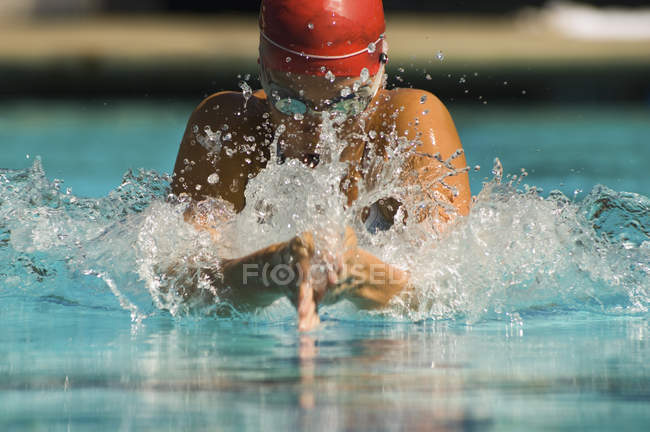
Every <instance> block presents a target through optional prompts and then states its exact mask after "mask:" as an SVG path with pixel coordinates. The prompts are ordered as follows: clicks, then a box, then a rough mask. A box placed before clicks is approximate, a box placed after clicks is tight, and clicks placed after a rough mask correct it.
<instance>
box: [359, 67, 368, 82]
mask: <svg viewBox="0 0 650 432" xmlns="http://www.w3.org/2000/svg"><path fill="white" fill-rule="evenodd" d="M360 78H361V83H362V84H363V83H365V82H366V81H368V80H369V79H370V71H369V70H368V68H363V69H361V75H360Z"/></svg>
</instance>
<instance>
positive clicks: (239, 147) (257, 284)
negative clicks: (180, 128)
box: [172, 74, 471, 330]
mask: <svg viewBox="0 0 650 432" xmlns="http://www.w3.org/2000/svg"><path fill="white" fill-rule="evenodd" d="M273 79H274V82H280V83H282V84H283V85H286V86H291V88H293V89H294V90H295V91H296V92H298V91H300V90H302V91H303V94H304V95H305V96H306V97H309V99H310V100H313V101H323V100H325V99H329V98H331V97H332V96H333V90H334V91H335V92H338V91H340V90H338V89H340V88H341V86H342V85H343V86H345V85H351V84H352V83H353V82H354V79H348V78H337V80H336V82H334V83H330V82H329V81H328V80H325V79H323V77H311V76H302V77H300V79H297V77H296V76H295V75H293V76H286V74H277V76H274V77H273ZM334 95H336V93H334ZM423 96H425V98H423ZM422 100H424V102H423V103H422V102H421V101H422ZM425 111H426V112H427V114H423V113H424V112H425ZM416 119H417V121H416ZM319 121H320V120H319V118H317V117H313V116H305V118H304V119H302V120H301V121H296V120H294V119H293V118H292V117H290V116H287V115H284V114H282V113H280V112H279V111H277V110H276V109H274V108H273V107H271V104H270V103H269V101H268V100H267V97H266V95H265V93H264V92H263V91H258V92H256V93H254V94H253V95H252V97H250V99H249V100H248V101H246V100H245V98H244V97H243V95H242V94H241V93H237V92H221V93H216V94H214V95H212V96H210V97H208V98H207V99H205V100H204V101H203V102H202V103H201V104H200V105H199V106H198V107H197V108H196V109H195V111H194V112H193V113H192V115H191V117H190V119H189V122H188V126H187V129H186V131H185V134H184V136H183V140H182V142H181V146H180V150H179V152H178V157H177V160H176V165H175V168H174V179H173V183H172V190H173V192H174V193H175V194H176V195H181V194H187V195H189V196H191V198H192V200H193V201H194V202H197V201H200V200H203V199H205V198H207V197H215V198H221V199H224V200H226V201H228V202H230V203H232V205H233V206H234V208H235V210H236V211H237V212H239V211H241V210H242V209H243V208H244V206H245V197H244V191H245V188H246V184H247V182H248V179H249V178H252V177H254V176H256V175H257V173H259V172H260V171H261V170H262V169H264V167H265V166H266V163H267V162H268V160H269V159H270V157H271V153H272V149H271V148H270V143H271V142H272V141H273V131H274V130H275V129H276V128H277V127H278V126H279V125H280V124H284V125H285V127H286V132H285V133H284V134H282V138H284V145H283V152H284V155H285V156H286V157H287V158H299V159H301V158H303V157H304V155H305V154H306V153H313V152H314V150H315V149H316V144H317V142H318V125H319ZM224 125H227V131H226V130H224V129H226V127H224ZM206 128H209V130H210V131H212V132H216V131H222V132H221V133H222V137H223V136H224V135H225V134H226V133H230V134H231V139H230V140H228V141H223V140H222V146H221V148H220V150H219V153H218V154H217V153H216V152H210V151H209V150H208V149H206V146H204V145H201V140H205V137H206V136H207V135H206V133H205V130H206ZM371 130H373V131H375V132H376V133H377V138H376V142H375V143H374V144H375V146H376V149H377V151H376V152H375V153H371V154H370V152H369V154H366V155H365V157H367V158H369V159H371V160H370V162H375V163H376V162H378V163H381V161H382V160H383V155H384V147H383V146H385V145H386V143H387V141H386V140H382V139H380V138H379V137H380V133H381V132H385V133H386V134H389V133H391V132H392V131H394V132H396V133H397V134H398V136H404V137H406V138H408V139H410V140H413V139H415V138H416V137H417V138H418V139H419V141H420V142H421V144H420V146H419V147H418V149H417V150H418V153H420V154H425V153H428V154H435V153H440V155H441V157H442V159H443V160H446V159H447V158H449V157H450V156H451V155H452V154H453V153H454V152H456V151H457V150H459V149H461V148H462V147H461V143H460V139H459V138H458V134H457V132H456V128H455V126H454V124H453V121H452V119H451V116H450V115H449V113H448V111H447V109H446V108H445V107H444V105H443V104H442V103H441V102H440V100H439V99H438V98H436V97H435V96H434V95H432V94H431V93H428V92H426V91H423V90H415V89H394V90H383V89H382V90H380V91H379V92H378V93H377V95H376V96H375V98H374V99H373V101H372V102H371V104H370V105H369V107H368V108H367V109H366V111H365V112H363V113H362V114H360V115H359V116H357V117H353V118H349V119H348V120H347V121H346V122H345V123H344V124H342V125H341V127H340V129H339V131H338V132H339V136H340V137H345V139H346V140H347V142H348V143H349V145H348V147H347V148H346V149H345V150H344V151H343V153H342V154H341V160H346V161H350V170H349V173H348V177H347V178H348V179H349V180H350V181H348V182H346V181H342V182H341V190H342V192H343V193H345V195H346V196H347V198H348V203H351V202H353V201H354V200H355V199H356V198H357V195H358V189H357V184H358V182H364V181H366V182H370V181H371V179H370V174H368V173H365V171H364V170H363V169H361V166H362V158H363V157H364V147H365V144H364V142H363V141H362V140H361V139H355V138H354V135H355V134H361V133H363V134H365V135H368V132H369V131H371ZM253 141H254V143H255V146H254V148H253V147H252V146H251V144H252V142H253ZM208 148H209V145H208ZM407 165H408V167H407V169H406V170H405V172H407V173H409V176H408V177H405V178H403V179H402V181H403V182H405V183H412V182H426V180H427V179H432V178H436V177H438V176H439V175H440V173H444V172H446V171H445V170H448V168H445V167H444V166H443V165H442V164H441V163H440V162H438V161H437V160H436V159H434V158H430V157H425V156H422V155H417V154H414V155H411V156H409V158H408V160H407ZM452 165H453V166H454V167H455V168H456V169H461V168H463V167H465V165H466V162H465V158H464V156H460V157H458V158H456V159H454V160H453V161H452ZM215 172H217V173H218V174H219V181H218V182H216V183H214V184H211V183H209V182H208V181H207V179H208V177H209V176H210V175H211V174H213V173H215ZM344 180H345V179H344ZM445 181H446V183H447V184H448V185H450V186H453V187H456V188H457V189H458V192H459V193H458V195H457V196H453V195H452V194H451V193H450V192H449V190H448V189H447V188H445V187H443V186H442V185H439V186H435V187H434V188H433V190H431V193H432V194H436V196H437V198H438V199H443V200H445V201H447V202H448V203H450V204H451V205H453V206H454V207H456V208H457V209H458V213H459V214H460V215H466V214H467V213H468V211H469V204H470V200H471V195H470V189H469V181H468V176H467V174H466V173H463V174H459V175H454V176H452V177H448V178H447V179H446V180H445ZM398 206H399V203H398V202H397V201H395V200H391V199H388V200H384V204H383V205H380V212H381V213H382V214H383V215H384V216H385V217H386V218H387V219H388V220H392V218H393V215H394V214H395V212H396V211H397V207H398ZM414 217H417V218H418V220H423V219H425V218H430V219H431V220H432V225H435V226H436V228H438V229H442V228H443V227H444V224H445V223H446V222H448V221H449V220H450V219H451V218H452V216H451V215H447V214H444V213H442V212H441V211H440V210H435V214H431V213H427V214H421V215H416V216H414ZM187 220H188V222H191V223H193V224H194V225H195V226H196V227H197V228H198V229H206V230H208V231H209V230H211V228H210V227H209V226H206V225H205V224H204V223H202V221H201V220H200V218H198V217H195V215H193V214H192V212H191V211H190V212H188V214H187ZM215 234H216V233H215ZM345 244H346V247H345V250H344V251H342V252H341V253H338V254H337V253H334V251H332V257H331V260H330V262H329V264H330V265H329V266H328V270H327V271H326V272H327V274H326V275H324V276H323V277H319V278H316V279H317V280H316V279H311V280H310V279H309V278H305V280H303V281H300V282H298V283H295V284H288V285H287V286H269V285H265V284H264V283H263V281H257V280H251V278H250V277H249V278H248V279H247V283H246V284H244V283H243V281H242V276H243V274H244V270H243V269H244V266H245V265H246V264H257V265H261V264H263V263H267V262H268V263H272V264H278V263H285V264H290V265H292V266H295V267H296V268H297V269H299V270H300V271H301V272H302V274H308V273H309V270H310V266H311V260H312V258H313V256H314V246H313V238H312V235H311V234H310V233H303V234H301V235H298V236H296V237H294V238H293V239H290V240H288V241H287V242H283V243H278V244H275V245H271V246H269V247H267V248H265V249H262V250H260V251H258V252H255V253H253V254H251V255H248V256H246V257H242V258H238V259H230V260H224V262H223V263H222V275H220V277H216V276H215V277H214V278H213V282H214V284H215V286H216V289H217V291H218V292H219V296H220V298H225V299H229V300H231V301H232V302H233V303H235V304H238V305H241V306H243V307H247V306H248V307H263V306H266V305H268V304H270V303H272V302H273V301H275V300H276V299H278V298H279V297H281V296H287V297H288V298H289V299H290V300H291V301H292V302H293V304H294V305H295V306H296V309H297V311H298V324H299V328H300V329H301V330H309V329H312V328H313V327H315V326H316V325H317V324H318V322H319V319H318V314H317V305H318V304H319V303H321V302H329V301H334V300H335V299H339V298H341V297H346V298H348V299H349V300H351V301H352V302H354V303H355V304H356V305H357V306H358V307H361V308H377V307H382V306H385V305H386V304H387V303H388V301H389V300H390V299H391V298H392V297H393V296H394V295H396V294H397V293H399V292H401V291H402V290H404V289H407V288H408V274H407V273H406V272H404V271H403V270H399V269H396V268H394V267H392V266H390V265H389V264H387V263H383V262H381V261H380V260H379V259H378V258H376V257H374V256H373V255H372V254H370V253H368V252H366V251H364V250H362V249H361V248H358V247H357V245H356V236H355V234H354V232H353V231H352V229H351V228H349V227H348V228H346V235H345ZM377 266H383V267H382V268H383V269H384V270H385V271H384V272H383V274H384V275H385V277H384V278H381V277H380V278H378V277H377V274H378V273H377V272H376V270H377ZM371 267H372V268H373V271H374V273H373V276H374V277H373V278H372V280H371V278H370V276H369V274H370V268H371ZM350 268H354V269H355V271H354V272H353V273H346V269H350ZM206 270H207V271H208V273H209V269H206ZM389 275H390V276H391V277H389ZM343 281H344V283H342V282H343ZM223 288H227V289H223ZM333 292H336V293H337V294H336V295H335V296H334V295H330V294H331V293H333ZM184 294H185V295H191V294H192V293H191V292H189V293H184Z"/></svg>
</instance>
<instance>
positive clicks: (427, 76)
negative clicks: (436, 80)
mask: <svg viewBox="0 0 650 432" xmlns="http://www.w3.org/2000/svg"><path fill="white" fill-rule="evenodd" d="M424 78H425V79H426V80H427V81H431V80H432V79H433V78H432V77H431V75H430V74H426V75H425V76H424Z"/></svg>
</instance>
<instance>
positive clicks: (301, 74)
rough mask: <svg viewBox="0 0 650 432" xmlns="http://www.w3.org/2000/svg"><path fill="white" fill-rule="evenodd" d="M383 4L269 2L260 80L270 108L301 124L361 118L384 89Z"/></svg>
mask: <svg viewBox="0 0 650 432" xmlns="http://www.w3.org/2000/svg"><path fill="white" fill-rule="evenodd" d="M385 28H386V25H385V22H384V11H383V6H382V1H381V0H264V1H262V8H261V12H260V77H261V81H262V85H263V87H264V90H265V91H266V93H267V96H268V97H269V101H270V103H271V105H272V106H273V107H274V108H275V109H276V110H277V111H279V112H281V113H282V114H285V115H291V116H294V117H297V118H301V117H302V116H303V115H309V114H317V113H319V112H322V111H329V112H334V113H343V114H346V115H356V114H359V113H360V112H362V111H363V110H365V108H366V107H367V106H368V104H369V102H370V100H371V99H372V97H374V95H375V94H376V93H377V91H378V89H379V88H380V87H381V85H382V83H383V70H384V64H385V63H386V61H387V56H386V53H387V44H386V41H385V40H384V31H385Z"/></svg>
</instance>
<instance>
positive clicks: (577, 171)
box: [0, 0, 650, 194]
mask: <svg viewBox="0 0 650 432" xmlns="http://www.w3.org/2000/svg"><path fill="white" fill-rule="evenodd" d="M384 6H385V9H386V17H387V37H388V40H389V42H390V48H391V51H390V62H389V67H388V72H389V76H390V82H389V83H390V85H391V86H402V87H403V86H413V87H418V88H424V89H426V90H429V91H431V92H433V93H435V94H436V95H437V96H439V97H440V98H441V99H442V100H443V102H445V104H446V105H447V106H448V107H449V109H450V111H451V112H452V115H453V116H454V118H455V120H456V124H457V126H458V129H459V132H460V135H461V139H462V140H463V142H464V144H465V147H466V149H467V153H468V155H469V156H470V158H469V160H470V163H472V164H474V163H476V164H480V165H482V166H484V167H486V168H487V169H484V170H483V171H481V173H480V174H478V175H475V176H474V178H473V188H474V190H475V191H476V190H477V189H480V182H481V181H482V180H483V179H484V178H485V177H489V167H490V166H491V163H492V159H493V158H494V157H495V156H499V157H501V158H502V160H503V161H504V165H505V166H506V171H512V170H518V169H519V168H520V167H523V168H527V169H529V171H530V172H531V177H532V178H533V180H534V182H536V184H537V185H539V184H543V185H546V184H547V183H548V185H549V187H551V186H555V187H560V188H561V189H562V190H566V191H567V192H572V191H573V190H574V189H578V188H582V189H584V188H588V187H590V186H589V184H585V183H590V182H591V181H589V182H586V180H585V178H584V176H583V177H580V176H581V173H583V174H584V173H587V174H589V175H592V177H593V178H598V176H600V178H602V182H605V183H606V182H607V181H610V182H611V183H610V184H611V185H612V186H614V187H616V186H617V183H616V182H617V181H619V180H620V179H621V178H623V177H625V176H621V175H619V174H620V172H621V170H624V169H625V168H626V165H625V164H626V163H632V164H634V163H643V160H650V155H648V153H647V151H646V150H645V149H646V148H648V147H650V146H648V145H647V144H648V139H647V138H646V137H647V136H650V133H649V130H648V128H649V127H650V126H648V122H649V120H648V119H650V111H649V110H650V108H649V107H650V3H649V2H647V1H645V2H644V1H638V0H619V1H613V0H612V1H607V0H592V1H582V2H580V3H575V2H567V1H545V0H519V1H514V0H495V1H491V2H486V1H483V0H464V1H424V0H420V1H418V0H384ZM258 8H259V0H240V1H237V2H224V1H208V0H139V1H130V0H0V146H2V147H3V149H4V151H3V152H2V153H1V154H0V168H18V167H22V166H25V165H27V164H29V163H31V159H28V158H27V156H30V157H31V156H33V155H35V154H38V155H41V156H43V161H44V165H45V167H46V169H47V172H48V175H50V176H54V177H60V178H64V179H65V180H66V182H68V183H71V184H73V185H74V187H75V188H76V189H75V190H77V191H80V192H82V193H86V194H93V193H105V192H106V191H107V190H110V188H111V187H114V186H115V184H116V183H119V177H120V176H121V174H122V173H123V172H124V170H125V169H126V168H129V167H131V168H139V167H145V168H154V169H157V170H160V171H165V172H169V171H170V170H171V169H172V167H173V162H174V158H175V152H176V150H177V147H178V142H179V140H180V136H181V135H182V132H183V129H184V127H185V122H186V120H187V117H188V115H189V112H190V111H191V110H192V109H193V107H195V106H196V105H197V104H198V102H200V100H201V99H202V98H203V97H205V96H207V95H209V94H211V93H213V92H216V91H219V90H224V89H230V90H237V87H238V83H239V81H241V79H242V78H246V77H247V74H250V76H251V78H250V82H251V85H252V86H253V87H255V86H256V85H258V83H257V81H256V80H257V78H256V72H257V43H258V37H259V36H258V31H257V17H256V15H257V10H258ZM614 118H616V119H617V120H616V121H614V120H613V119H614ZM612 122H613V123H612ZM629 122H632V123H629ZM568 125H571V127H569V126H568ZM576 125H578V126H576ZM574 126H575V127H574ZM519 142H523V143H526V145H527V146H528V147H529V148H532V149H533V150H534V151H536V152H539V151H543V149H544V148H547V147H548V146H549V145H550V143H551V142H555V143H557V144H558V145H559V146H560V148H562V149H563V151H564V154H563V155H562V156H559V157H555V160H554V161H553V166H550V164H548V163H545V162H543V161H542V159H540V158H538V159H535V160H533V159H532V158H531V157H530V154H527V153H524V152H521V151H519V150H520V148H519V147H517V144H518V143H519ZM594 143H596V144H598V143H600V145H603V146H612V145H616V146H619V147H621V148H626V149H627V150H626V151H628V153H624V154H625V155H627V156H625V158H626V159H625V162H621V161H619V162H620V163H619V162H617V163H615V164H613V165H612V163H611V160H610V159H611V158H610V156H607V157H604V156H603V157H600V158H598V155H595V156H593V157H594V158H596V159H594V160H593V161H590V162H589V161H585V158H584V155H585V154H586V153H589V152H590V150H591V149H593V148H594V147H593V145H595V144H594ZM110 149H114V150H110ZM540 149H542V150H540ZM644 151H645V152H646V153H643V152H644ZM571 152H573V153H571ZM71 153H74V156H75V158H76V159H74V161H73V159H71V157H70V155H71ZM569 154H570V155H571V156H570V157H569V156H567V155H569ZM644 158H645V159H644ZM551 171H552V173H553V176H550V174H549V176H547V178H546V180H545V177H544V174H543V173H549V172H551ZM535 175H537V177H535ZM585 175H586V174H585ZM91 178H92V179H95V180H96V182H95V183H92V182H89V181H88V179H91ZM558 178H559V179H561V180H560V181H558ZM545 182H546V183H545ZM591 183H592V182H591ZM576 185H577V186H576ZM578 186H579V187H578ZM621 187H625V188H627V189H630V190H635V191H637V192H641V193H646V194H647V193H648V190H649V189H650V184H649V183H648V180H644V179H640V180H634V181H632V183H629V182H628V183H625V186H621Z"/></svg>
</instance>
